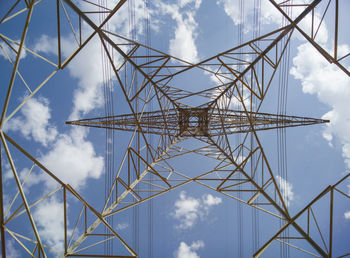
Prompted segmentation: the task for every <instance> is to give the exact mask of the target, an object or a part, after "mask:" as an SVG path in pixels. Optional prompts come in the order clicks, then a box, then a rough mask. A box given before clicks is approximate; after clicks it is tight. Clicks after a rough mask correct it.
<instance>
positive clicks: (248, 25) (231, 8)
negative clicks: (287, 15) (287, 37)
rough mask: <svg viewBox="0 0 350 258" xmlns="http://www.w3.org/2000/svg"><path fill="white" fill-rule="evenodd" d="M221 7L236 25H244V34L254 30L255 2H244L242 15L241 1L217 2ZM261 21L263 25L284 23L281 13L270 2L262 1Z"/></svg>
mask: <svg viewBox="0 0 350 258" xmlns="http://www.w3.org/2000/svg"><path fill="white" fill-rule="evenodd" d="M216 3H217V4H218V5H219V6H220V7H222V8H223V9H224V11H225V13H226V14H227V16H229V17H230V19H231V20H232V21H233V23H234V24H235V25H239V24H244V32H245V33H248V32H250V31H251V30H252V29H253V27H254V26H253V23H252V21H253V20H254V19H252V17H253V15H254V11H255V8H258V7H257V6H256V5H255V1H244V3H243V5H244V8H243V9H244V12H243V14H242V13H241V9H240V1H237V0H218V1H217V2H216ZM260 20H261V22H262V23H263V24H272V23H275V24H280V23H281V21H282V15H281V14H280V12H279V11H278V10H277V9H276V8H275V7H274V6H273V5H272V4H271V3H270V2H269V1H261V12H260Z"/></svg>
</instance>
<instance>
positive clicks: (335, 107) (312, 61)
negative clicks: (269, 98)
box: [290, 44, 350, 168]
mask: <svg viewBox="0 0 350 258" xmlns="http://www.w3.org/2000/svg"><path fill="white" fill-rule="evenodd" d="M349 50H350V47H349V46H347V45H341V46H340V47H339V48H338V51H339V55H341V54H343V53H346V52H349ZM290 73H291V74H292V75H293V76H294V77H295V78H296V79H299V80H301V85H302V90H303V92H304V93H308V94H312V95H316V96H317V97H318V99H319V101H321V102H322V103H324V104H327V105H328V106H329V107H330V108H331V110H330V111H329V112H328V113H326V114H325V115H324V116H323V118H324V119H329V120H330V123H329V124H327V127H326V129H325V131H324V133H323V136H324V138H325V139H326V140H327V141H329V143H330V145H331V146H333V143H334V140H335V139H336V140H338V141H339V142H340V143H341V145H342V155H343V157H344V160H345V163H346V165H347V166H348V168H350V134H349V132H350V113H349V112H348V110H349V108H350V106H349V98H350V81H349V78H348V77H347V75H346V74H345V73H344V72H343V71H341V70H340V69H339V68H338V67H337V66H335V65H332V64H330V63H328V62H327V61H326V60H325V58H324V57H323V56H321V55H320V54H319V53H318V52H317V51H316V50H315V49H314V48H313V46H311V45H309V44H302V45H300V46H299V47H298V54H297V56H296V57H294V58H293V67H292V68H291V71H290Z"/></svg>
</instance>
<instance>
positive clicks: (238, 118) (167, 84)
mask: <svg viewBox="0 0 350 258" xmlns="http://www.w3.org/2000/svg"><path fill="white" fill-rule="evenodd" d="M42 2H45V1H31V0H27V1H17V2H15V3H14V4H13V5H10V6H9V8H8V12H6V13H5V14H4V16H3V17H2V18H1V20H0V24H1V25H4V24H5V25H6V24H7V23H9V22H11V21H13V20H15V18H17V17H21V15H23V14H25V15H26V16H25V21H24V26H23V28H24V29H23V31H22V32H21V34H18V36H19V37H18V38H20V39H21V40H20V41H19V42H17V41H16V40H14V39H11V38H10V37H7V36H6V35H3V34H1V35H0V38H1V40H2V41H3V42H4V43H5V44H6V45H7V46H9V47H10V48H11V51H12V52H14V54H15V60H12V59H11V56H10V55H7V58H8V60H9V62H10V63H11V65H12V67H13V68H12V71H11V76H10V83H9V87H8V91H7V95H6V98H5V100H4V107H3V111H2V114H1V120H0V128H1V132H0V134H1V140H2V148H3V149H4V150H5V153H6V156H7V162H8V163H9V165H10V168H11V171H12V174H13V177H14V179H15V184H16V187H17V189H18V192H17V194H16V195H15V197H14V199H13V201H12V203H11V205H10V208H8V209H7V211H5V212H4V205H3V193H2V192H1V193H0V195H1V197H0V200H1V206H2V209H1V214H0V215H1V244H2V254H3V256H5V255H6V254H5V251H6V237H5V236H8V237H11V238H12V239H14V240H15V241H16V242H17V243H18V244H19V245H20V246H21V247H22V248H23V249H24V251H25V252H27V253H28V254H29V255H32V256H38V257H41V256H43V257H46V256H47V253H48V251H49V250H51V251H52V250H54V249H55V248H53V247H52V246H50V243H47V242H45V240H43V238H42V233H41V232H40V230H38V227H37V223H38V222H37V221H36V220H35V216H34V215H33V213H32V211H31V210H32V209H33V208H34V207H35V206H37V205H40V204H41V203H43V202H44V201H45V200H48V199H49V198H50V197H52V196H59V197H56V198H59V199H60V200H61V201H62V210H63V211H62V216H63V218H62V222H63V225H62V227H63V230H62V234H63V239H64V247H63V249H62V250H54V251H56V252H57V253H58V254H60V255H62V256H64V257H69V256H99V257H100V256H103V254H102V253H96V251H95V249H94V248H96V247H97V246H98V245H100V244H101V243H103V242H107V241H117V242H118V243H119V245H120V246H122V247H124V250H122V249H119V250H118V252H120V253H115V254H114V255H113V256H109V257H120V256H121V255H123V256H124V257H137V253H136V252H135V251H134V250H133V248H132V247H131V246H130V244H128V243H127V242H126V241H125V240H124V239H123V238H122V237H121V236H120V235H119V234H118V233H117V232H116V230H115V229H114V228H113V227H112V226H111V225H110V224H109V223H108V222H107V220H106V218H108V217H109V216H116V215H117V214H119V213H120V212H122V211H124V210H126V209H128V208H131V207H134V206H136V205H138V204H141V203H144V202H146V201H148V200H150V199H152V198H154V197H157V196H160V195H162V194H165V193H167V192H169V191H171V190H173V189H176V188H179V187H181V186H183V185H185V184H188V183H197V184H200V185H202V186H203V187H206V188H208V189H209V190H214V191H217V192H218V193H221V194H224V195H226V196H228V197H230V198H232V199H235V200H237V201H239V202H241V203H244V204H246V205H249V206H251V207H253V208H256V209H258V210H260V211H262V212H265V213H267V214H271V215H272V216H275V217H277V218H280V219H282V220H283V221H284V222H285V224H284V226H283V227H282V228H281V229H280V230H279V231H278V232H277V233H276V235H275V236H273V237H272V238H271V239H270V240H269V241H268V242H267V243H266V244H264V245H263V246H262V247H261V248H260V250H257V252H256V254H255V255H256V256H259V255H260V254H261V253H262V252H263V251H264V250H265V249H266V248H268V246H269V245H270V244H271V242H272V241H274V240H278V241H280V242H281V241H282V242H283V243H285V244H287V245H291V243H290V242H288V241H287V242H285V241H286V239H284V240H283V239H281V238H279V235H280V234H281V233H282V232H283V231H284V230H285V229H286V228H289V227H292V228H294V230H295V232H296V233H297V234H298V236H297V237H298V239H301V240H304V241H305V242H306V243H308V244H309V246H310V248H311V250H312V251H313V252H316V254H317V255H320V256H323V257H330V256H332V237H330V239H329V244H328V247H327V245H323V243H322V242H321V243H320V241H319V239H318V238H317V237H314V236H313V235H312V231H311V230H310V227H311V226H310V224H309V223H308V224H307V225H306V226H305V225H303V224H301V223H299V222H298V218H300V217H301V216H302V214H304V213H305V212H307V218H308V221H309V220H311V219H310V214H311V213H312V209H311V206H312V205H313V204H314V203H315V202H316V201H318V200H319V199H321V197H323V196H324V195H325V194H327V193H330V194H331V195H332V205H333V194H334V192H335V191H334V190H337V189H338V186H339V184H340V183H341V182H344V180H345V178H344V179H343V180H341V181H339V182H338V183H337V184H335V185H333V186H330V187H329V188H327V189H325V191H323V192H322V193H321V194H320V195H319V196H318V197H316V199H315V200H313V201H312V202H311V203H310V204H309V205H308V206H307V207H306V208H305V209H303V210H301V211H300V213H298V214H297V215H296V216H291V215H290V213H289V210H288V205H287V204H286V201H285V200H284V198H283V194H282V193H281V191H280V186H279V185H278V183H277V182H276V179H275V176H274V173H273V171H272V169H271V166H270V165H269V162H268V159H267V156H266V154H265V152H264V149H263V146H262V144H261V142H260V139H259V133H260V131H263V130H270V129H277V128H286V127H295V126H302V125H311V124H318V123H325V122H328V121H326V120H321V119H314V118H304V117H297V116H287V115H280V114H269V113H263V112H261V111H260V108H261V105H262V103H263V101H264V99H265V96H266V94H267V92H268V90H269V88H270V86H271V84H272V81H273V77H274V75H275V73H276V71H277V69H278V67H279V64H280V62H281V59H282V57H283V55H284V53H285V51H286V49H287V46H288V44H289V42H290V39H291V36H292V33H293V31H294V30H295V29H297V30H299V31H301V29H300V27H299V26H298V24H299V23H300V22H301V21H302V20H303V19H305V17H307V16H308V15H309V16H310V15H312V17H313V15H314V9H315V8H316V7H317V6H318V5H319V4H320V2H321V0H314V1H310V3H309V4H305V5H301V6H302V7H301V6H300V5H298V4H295V7H297V8H298V10H300V8H302V11H300V13H298V15H297V16H296V17H295V18H291V17H289V16H288V15H287V14H286V13H285V12H284V11H283V8H284V7H285V6H286V5H288V6H289V7H290V6H292V7H293V6H294V5H293V4H288V3H287V4H286V1H282V2H280V3H277V2H275V1H273V0H271V1H270V2H271V3H272V4H274V5H275V6H276V8H277V9H278V10H279V11H280V12H282V14H283V15H285V16H286V17H287V18H288V20H289V22H290V23H289V25H287V26H285V27H282V28H278V29H276V30H274V31H272V32H270V33H268V34H265V35H263V36H260V37H258V38H256V39H253V40H251V41H249V42H247V43H245V44H242V45H240V46H238V47H235V48H232V49H230V50H227V51H225V52H222V53H219V54H218V55H215V56H213V57H211V58H208V59H206V60H203V61H201V62H199V63H197V64H192V63H189V62H186V61H183V60H180V59H179V58H176V57H173V56H170V55H168V54H166V53H163V52H161V51H157V50H155V49H153V48H151V47H149V46H145V45H143V44H140V43H137V42H135V41H133V40H130V39H127V38H125V37H123V36H120V35H118V34H116V33H115V32H112V31H108V30H106V29H105V27H104V26H105V25H106V24H107V23H108V21H109V20H110V19H111V18H112V17H113V16H114V15H117V14H118V11H119V9H120V8H121V7H122V6H123V5H124V3H125V2H126V0H121V1H119V2H118V3H117V4H116V6H115V7H114V8H113V9H105V10H102V11H101V6H98V5H96V4H94V3H92V4H91V3H90V4H91V6H90V7H91V8H93V7H95V8H96V11H91V9H89V10H84V9H82V8H81V7H80V6H78V5H77V4H76V3H75V2H73V1H71V0H63V1H61V0H58V1H57V5H55V6H54V13H55V15H56V16H55V19H54V21H55V22H56V26H55V27H56V28H57V46H58V47H57V52H56V56H57V62H54V61H51V59H50V58H48V57H46V56H44V55H42V54H41V53H36V52H35V51H34V50H31V49H29V48H27V47H26V44H25V43H26V36H27V33H28V29H29V27H30V21H31V19H32V17H33V16H34V17H35V15H36V14H37V13H35V12H34V10H36V9H38V7H40V6H41V4H42ZM287 2H288V1H287ZM336 3H337V7H336V10H337V8H338V1H336ZM38 10H40V9H38ZM101 12H107V13H108V15H107V17H106V18H105V19H104V20H103V21H100V22H97V20H98V19H96V16H94V15H96V14H99V13H101ZM63 14H64V15H63ZM62 17H65V18H62ZM65 19H66V20H65ZM336 19H338V18H336ZM311 20H312V21H313V20H314V19H311ZM74 21H75V22H76V23H74ZM67 25H68V26H69V27H70V28H72V31H73V36H74V39H75V40H76V42H77V46H76V48H75V49H73V50H72V52H71V54H69V55H67V54H64V55H63V53H62V48H63V47H62V41H63V40H62V37H61V29H62V28H63V26H67ZM304 34H305V33H304ZM304 34H303V35H304ZM304 36H305V35H304ZM93 37H98V38H99V39H100V42H101V44H102V48H103V50H104V51H105V53H106V56H107V59H108V62H109V65H110V66H111V67H112V69H113V71H114V76H115V78H116V84H117V86H116V88H115V92H116V93H117V94H119V95H118V96H120V97H121V99H123V100H122V101H124V102H123V103H124V104H125V106H126V110H128V112H125V113H122V114H120V115H117V116H110V117H98V118H92V119H80V120H76V121H70V122H68V123H69V124H75V125H81V126H89V127H101V128H110V129H116V130H120V131H126V133H127V134H126V135H127V137H129V138H130V140H129V143H128V144H127V145H126V147H125V153H124V156H123V159H122V162H121V165H120V167H119V168H118V169H117V171H116V173H115V177H114V181H113V184H112V185H111V186H110V189H109V196H108V198H107V200H106V202H105V203H104V206H103V209H102V210H101V211H98V210H97V209H96V208H94V207H93V205H91V204H89V203H88V202H87V201H86V200H85V199H84V198H83V197H82V196H81V194H79V193H78V191H77V190H75V189H73V187H71V186H70V185H69V184H67V183H66V182H63V181H62V180H61V179H60V178H58V177H57V176H56V175H55V172H56V171H50V170H49V169H48V168H47V167H46V166H45V164H42V163H41V162H40V161H39V160H38V159H37V158H36V154H35V152H34V151H32V150H31V151H28V150H27V149H26V148H23V147H22V146H21V145H20V144H19V143H18V140H16V139H14V138H12V137H11V136H10V135H9V134H7V133H5V132H4V126H5V125H6V123H7V122H8V121H10V119H11V118H12V117H13V116H14V115H15V114H16V113H17V112H18V111H19V110H20V109H21V108H22V106H23V105H24V104H25V103H26V102H27V101H28V100H29V99H30V98H32V97H33V96H35V94H36V93H37V92H38V91H39V90H40V89H41V88H42V87H43V86H45V85H47V84H48V82H49V80H50V79H51V78H52V77H53V76H54V75H55V74H56V73H57V72H58V71H59V70H62V69H64V68H65V67H66V66H67V65H68V64H69V63H71V61H72V60H74V58H75V56H76V55H78V54H79V52H80V51H81V50H82V49H83V48H84V47H85V46H86V45H87V44H88V43H89V41H90V40H91V39H92V38H93ZM305 37H306V36H305ZM307 39H308V38H307ZM311 39H313V37H311ZM311 43H312V44H313V45H315V46H316V43H314V42H313V41H312V42H311ZM316 47H317V46H316ZM2 49H3V47H2ZM317 49H318V50H319V51H321V52H322V53H323V54H324V55H325V56H326V54H325V53H324V51H323V50H322V49H321V48H320V47H317ZM336 49H337V48H335V57H334V58H335V59H334V58H333V59H332V61H336V62H338V63H336V62H335V63H336V64H337V65H338V66H339V67H340V68H342V67H341V64H339V62H340V60H339V59H337V50H336ZM24 51H26V52H27V53H30V54H33V55H35V57H36V58H37V59H38V60H40V61H42V62H44V63H45V64H50V65H51V67H52V66H53V71H52V72H50V73H49V74H47V75H46V77H45V76H44V77H43V78H41V77H40V76H39V77H40V79H41V82H40V83H39V84H38V86H36V87H35V88H32V86H33V85H31V84H30V83H27V81H26V80H25V79H24V77H23V76H22V75H21V72H20V71H19V64H20V62H21V57H22V56H21V55H22V53H23V52H24ZM112 51H113V53H114V54H117V55H118V57H119V59H118V58H117V59H115V56H114V55H113V53H112ZM5 53H6V51H5ZM242 55H244V57H245V58H244V59H243V58H242ZM344 58H346V57H344ZM344 69H345V68H344ZM344 69H342V70H344ZM193 70H199V71H201V72H202V73H203V72H204V73H205V74H207V75H206V76H208V75H209V76H212V77H213V78H214V79H215V82H216V85H215V86H209V87H203V88H201V89H200V90H199V91H195V92H192V91H190V90H189V89H188V87H186V86H183V83H182V82H181V83H176V79H177V78H179V77H180V78H181V76H182V75H184V74H187V73H190V72H191V71H193ZM344 71H345V70H344ZM345 72H346V71H345ZM17 81H22V82H23V84H24V85H25V86H26V88H27V90H28V92H26V94H24V95H26V96H27V97H26V98H25V99H24V100H23V101H22V102H21V103H20V104H18V105H15V106H14V107H13V106H12V110H13V111H12V112H11V113H10V114H8V113H7V110H8V107H9V103H10V99H11V97H12V96H11V95H12V91H13V89H14V87H15V82H17ZM173 82H174V85H173ZM209 85H211V84H210V83H209ZM149 106H152V108H151V109H152V110H150V108H148V107H149ZM123 133H124V132H123ZM233 134H239V135H241V137H240V139H239V141H237V138H235V137H232V135H233ZM150 135H152V140H150ZM189 140H195V142H196V144H191V145H190V146H189V145H185V144H184V145H182V144H183V143H184V142H186V141H189ZM135 142H136V143H137V144H136V146H135V145H133V143H135ZM18 153H20V154H18ZM189 154H197V155H200V156H202V157H207V158H208V159H211V160H212V161H213V162H214V163H215V165H214V166H213V168H212V169H210V170H209V171H205V172H204V171H197V172H198V173H197V174H196V175H195V177H191V176H190V175H188V174H186V173H184V172H180V171H178V170H177V169H176V166H174V165H173V164H172V160H174V159H177V158H179V157H182V156H184V155H189ZM14 155H19V157H20V158H21V159H25V160H27V161H30V162H31V163H32V168H31V169H30V170H29V172H28V174H27V177H26V179H24V180H23V179H22V178H20V176H19V173H18V169H17V166H16V162H17V161H16V158H15V157H14ZM58 158H59V157H58ZM34 167H35V168H37V169H39V170H40V173H42V174H45V176H47V177H49V178H50V179H51V180H52V181H54V182H56V184H57V188H56V189H55V190H53V191H50V192H48V193H43V194H42V195H40V196H39V197H38V196H33V193H28V192H26V190H25V188H24V185H25V182H26V180H27V178H30V176H31V171H32V170H33V168H34ZM1 178H2V177H1ZM142 186H152V188H142ZM2 190H3V188H2V187H1V191H2ZM339 191H340V190H339ZM18 196H20V198H17V197H18ZM114 197H115V198H114ZM78 203H79V204H80V205H81V207H82V208H81V210H80V212H77V211H76V209H74V207H77V206H78ZM16 204H17V208H16V209H15V210H14V211H13V209H11V207H13V206H15V205H16ZM331 214H332V213H331ZM25 215H26V217H25ZM23 217H25V219H23ZM330 217H331V218H330V219H331V221H332V216H330ZM313 219H315V217H313ZM23 220H24V221H23ZM19 223H21V225H23V224H26V223H27V224H26V225H27V227H24V228H26V229H27V230H28V228H29V229H30V230H28V231H30V232H22V230H21V229H19V228H18V225H19ZM70 225H75V226H74V228H73V229H72V228H71V227H70ZM16 226H17V227H16ZM102 227H103V229H105V230H104V231H103V230H101V228H102ZM106 231H107V232H108V233H106ZM330 232H332V226H330ZM331 235H332V234H331ZM293 238H295V236H292V237H290V239H289V240H291V241H292V240H293ZM322 239H323V238H322ZM293 247H296V246H293ZM296 248H298V249H299V250H300V249H301V248H299V247H296ZM301 250H302V249H301ZM302 251H304V252H306V253H310V251H309V250H302Z"/></svg>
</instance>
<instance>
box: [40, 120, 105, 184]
mask: <svg viewBox="0 0 350 258" xmlns="http://www.w3.org/2000/svg"><path fill="white" fill-rule="evenodd" d="M86 135H87V130H86V129H85V128H78V127H77V128H74V129H72V131H71V132H70V134H69V135H68V134H60V136H59V137H58V140H57V141H56V142H55V143H54V145H53V148H52V149H51V150H50V151H49V152H47V153H45V154H44V155H43V156H42V157H40V159H39V160H40V161H41V162H42V163H43V164H44V165H45V166H46V167H47V168H48V169H50V170H51V171H52V172H53V173H54V174H55V175H56V176H57V177H58V178H60V179H61V180H62V181H63V182H64V183H68V184H70V185H71V186H73V187H75V188H79V187H82V186H84V185H85V183H86V180H87V179H88V178H95V179H96V178H99V177H100V175H101V174H102V172H103V157H101V156H97V155H96V153H95V150H94V147H93V145H92V143H91V142H89V141H87V140H86ZM58 157H59V158H58ZM45 181H46V182H47V185H48V186H49V187H54V186H55V185H53V182H52V180H48V179H47V177H45Z"/></svg>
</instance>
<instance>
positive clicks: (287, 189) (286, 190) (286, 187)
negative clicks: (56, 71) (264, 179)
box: [276, 176, 294, 206]
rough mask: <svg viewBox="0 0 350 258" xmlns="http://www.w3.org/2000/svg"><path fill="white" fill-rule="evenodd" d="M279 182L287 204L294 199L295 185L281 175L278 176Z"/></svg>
mask: <svg viewBox="0 0 350 258" xmlns="http://www.w3.org/2000/svg"><path fill="white" fill-rule="evenodd" d="M276 179H277V183H278V185H279V187H280V190H281V193H282V196H283V199H284V201H285V203H286V205H287V206H289V205H290V203H291V201H293V200H294V192H293V186H292V184H291V183H289V182H288V181H287V180H286V179H284V178H283V177H280V176H276Z"/></svg>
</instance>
